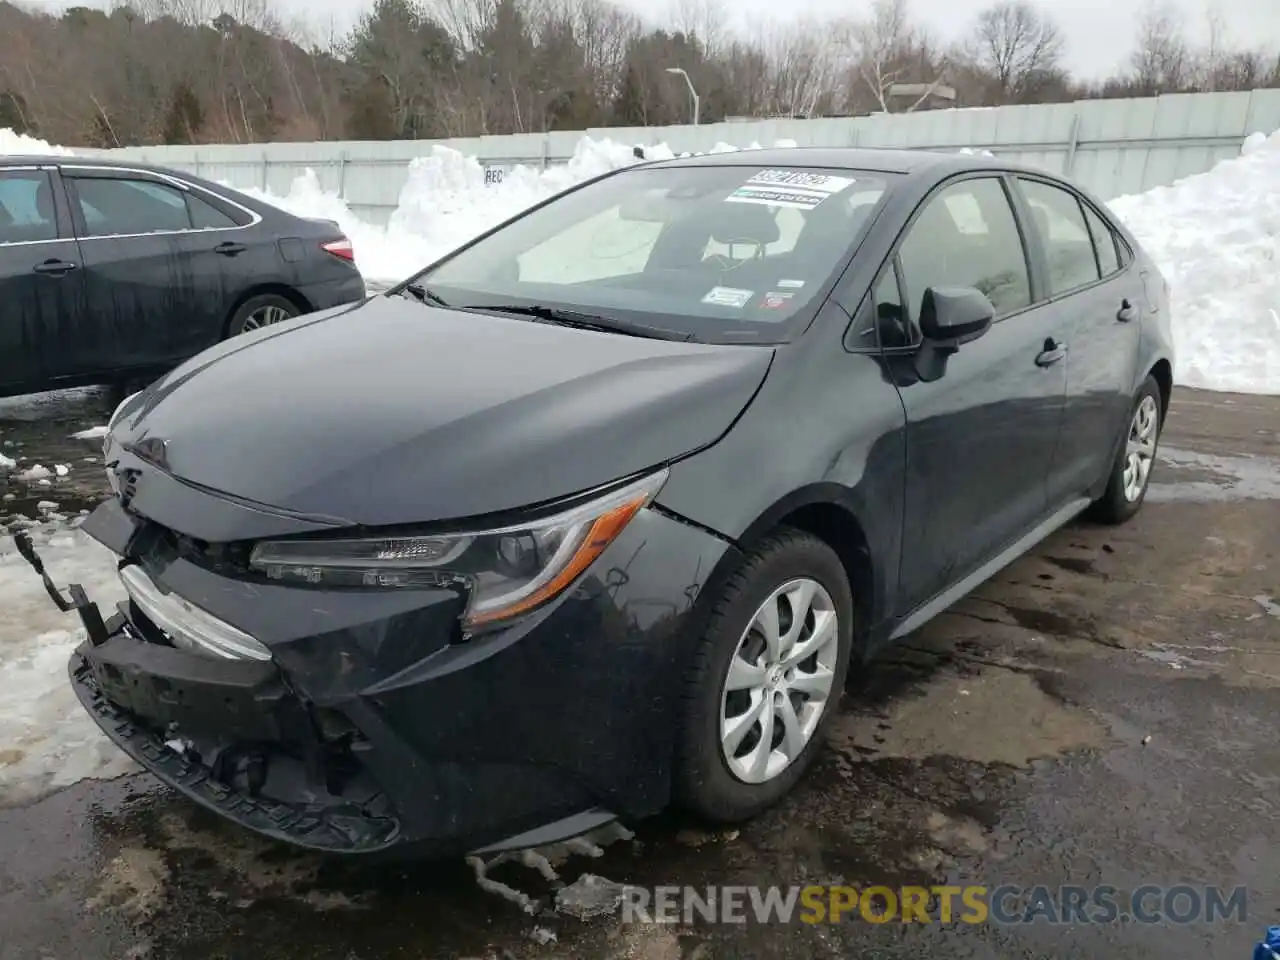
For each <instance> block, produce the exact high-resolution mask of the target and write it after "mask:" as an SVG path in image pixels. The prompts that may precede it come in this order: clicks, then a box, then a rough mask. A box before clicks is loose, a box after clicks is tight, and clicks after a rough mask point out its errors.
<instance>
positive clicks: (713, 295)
mask: <svg viewBox="0 0 1280 960" xmlns="http://www.w3.org/2000/svg"><path fill="white" fill-rule="evenodd" d="M754 295H755V291H754V290H738V289H737V288H735V287H712V288H711V289H710V290H708V291H707V295H706V296H705V297H703V298H702V302H703V303H710V304H713V305H714V306H717V307H739V308H741V307H745V306H746V305H747V301H749V300H750V299H751V298H752V296H754Z"/></svg>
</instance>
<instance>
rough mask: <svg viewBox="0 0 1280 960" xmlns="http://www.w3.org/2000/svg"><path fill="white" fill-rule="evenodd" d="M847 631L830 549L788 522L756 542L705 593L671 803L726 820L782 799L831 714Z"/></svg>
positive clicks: (839, 574)
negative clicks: (711, 603) (716, 589)
mask: <svg viewBox="0 0 1280 960" xmlns="http://www.w3.org/2000/svg"><path fill="white" fill-rule="evenodd" d="M852 638H853V597H852V591H851V590H850V588H849V582H848V578H847V576H846V574H845V570H844V567H843V565H842V564H841V563H840V558H839V557H838V556H837V555H836V553H835V551H834V550H832V549H831V548H830V547H829V546H827V545H826V544H825V543H823V542H822V541H821V540H819V539H817V538H816V537H814V536H811V535H810V534H807V533H803V532H800V531H797V530H786V531H783V532H780V533H777V534H774V535H772V536H770V537H769V538H767V539H766V540H765V541H764V542H763V543H761V544H760V545H759V546H758V547H756V548H755V549H754V550H753V551H752V552H751V553H750V554H749V555H748V556H747V558H746V560H745V561H744V562H743V564H742V566H741V567H740V568H739V569H738V570H737V571H736V572H735V573H734V575H733V576H732V577H731V578H730V579H729V581H728V583H727V584H726V585H725V587H724V590H723V592H722V594H721V596H720V597H719V598H718V599H717V601H716V604H715V607H714V608H713V610H712V612H711V616H710V620H709V623H708V625H707V629H706V632H705V633H704V634H703V636H702V638H701V639H700V640H699V645H698V648H697V650H696V651H695V653H694V658H693V663H692V664H691V666H690V670H689V674H688V676H687V678H686V680H685V690H684V704H683V711H682V718H681V721H682V722H681V729H680V732H679V739H678V741H677V756H676V783H675V790H676V799H677V802H678V803H679V804H680V805H681V806H683V807H684V808H685V809H687V810H689V811H690V812H692V813H695V814H697V815H699V816H702V817H705V818H707V819H710V820H717V821H722V822H733V821H737V820H744V819H747V818H749V817H753V816H755V815H756V814H758V813H760V812H761V811H762V810H764V809H766V808H768V807H769V806H771V805H772V804H774V803H776V802H777V801H778V800H780V799H781V798H782V797H783V796H785V795H786V793H787V792H788V791H789V790H790V789H791V788H792V787H793V786H794V785H795V783H796V781H797V780H799V779H800V777H801V776H802V775H803V774H804V771H805V770H806V769H807V768H808V766H809V764H810V763H812V761H813V758H814V756H815V755H816V753H817V751H818V750H819V749H820V747H821V743H822V740H823V731H824V729H825V728H826V725H827V723H828V722H829V721H830V719H831V717H832V716H833V715H834V714H835V712H836V709H837V706H838V704H839V702H840V696H841V694H842V693H843V691H844V681H845V675H846V673H847V671H848V667H849V652H850V648H851V645H852Z"/></svg>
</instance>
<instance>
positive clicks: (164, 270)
mask: <svg viewBox="0 0 1280 960" xmlns="http://www.w3.org/2000/svg"><path fill="white" fill-rule="evenodd" d="M62 169H63V177H64V180H65V182H66V184H67V191H68V196H69V198H70V200H71V208H72V214H73V216H74V217H75V224H76V232H77V235H78V236H79V238H80V248H81V250H82V251H83V255H84V277H85V287H86V292H87V294H88V297H89V303H90V310H91V313H92V317H93V321H94V322H93V323H92V324H91V326H92V328H93V331H94V333H95V337H96V339H95V340H94V342H93V343H91V344H90V343H86V344H84V350H85V352H86V353H90V354H91V355H92V357H93V358H94V362H95V363H96V364H97V366H98V372H99V373H102V374H104V375H107V374H117V373H119V372H122V371H128V370H134V369H156V368H165V367H169V366H172V365H174V364H177V363H179V362H181V361H182V360H184V359H186V358H187V357H190V356H191V355H193V354H195V353H197V352H199V351H200V350H202V349H203V348H205V347H206V346H209V345H211V344H213V343H216V342H217V341H218V340H219V339H220V338H221V332H222V326H223V323H224V320H225V318H226V315H227V311H228V310H229V309H230V306H231V304H230V303H229V302H228V300H227V296H226V294H225V292H224V289H225V286H226V284H225V280H224V276H223V270H224V267H225V265H226V264H227V263H228V259H229V258H228V257H226V256H224V255H221V254H220V253H219V252H218V250H217V247H218V245H219V244H220V243H225V242H228V241H230V240H231V239H232V238H233V234H232V233H230V232H228V231H224V230H220V229H207V228H202V227H200V226H198V225H197V224H199V223H200V222H201V221H200V220H199V219H198V218H199V217H202V216H203V217H207V216H208V211H207V210H206V209H205V208H206V207H207V206H208V204H204V203H203V202H201V204H200V205H196V204H194V203H192V202H191V201H189V200H188V193H189V192H190V191H189V188H187V187H186V186H185V185H184V184H182V183H181V182H180V181H177V180H172V179H169V178H166V177H163V176H160V175H157V174H151V173H147V172H144V171H132V170H121V169H116V168H110V167H92V166H87V165H86V166H73V165H64V166H63V168H62ZM193 211H194V214H195V215H194V216H193Z"/></svg>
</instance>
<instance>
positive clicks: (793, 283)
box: [778, 280, 804, 290]
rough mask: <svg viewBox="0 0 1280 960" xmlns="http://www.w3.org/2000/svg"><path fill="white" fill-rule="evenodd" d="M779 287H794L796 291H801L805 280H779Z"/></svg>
mask: <svg viewBox="0 0 1280 960" xmlns="http://www.w3.org/2000/svg"><path fill="white" fill-rule="evenodd" d="M778 286H780V287H784V288H786V287H792V288H794V289H796V290H799V289H800V288H801V287H803V286H804V281H803V280H779V281H778Z"/></svg>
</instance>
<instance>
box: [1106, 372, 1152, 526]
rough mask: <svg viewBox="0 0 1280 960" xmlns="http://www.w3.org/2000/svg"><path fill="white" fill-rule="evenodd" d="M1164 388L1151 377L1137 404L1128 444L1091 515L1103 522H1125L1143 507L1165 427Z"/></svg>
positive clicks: (1128, 429) (1129, 425) (1128, 427)
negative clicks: (1162, 410)
mask: <svg viewBox="0 0 1280 960" xmlns="http://www.w3.org/2000/svg"><path fill="white" fill-rule="evenodd" d="M1161 407H1162V404H1161V400H1160V385H1159V384H1158V383H1156V379H1155V377H1147V379H1146V380H1144V381H1143V383H1142V386H1141V387H1140V388H1139V390H1138V395H1137V397H1135V398H1134V401H1133V409H1132V410H1131V411H1130V413H1129V420H1128V422H1127V423H1126V425H1125V435H1124V442H1123V443H1122V444H1121V446H1120V450H1119V452H1118V453H1117V454H1116V462H1115V463H1114V464H1113V465H1112V467H1111V478H1110V479H1109V480H1108V481H1107V490H1106V492H1105V493H1104V494H1103V495H1102V496H1101V497H1100V498H1099V499H1098V500H1096V501H1094V503H1093V506H1092V507H1091V508H1090V511H1089V513H1090V516H1091V517H1092V518H1093V519H1094V520H1097V521H1098V522H1100V523H1110V524H1117V523H1124V522H1125V521H1126V520H1128V519H1129V518H1130V517H1132V516H1133V515H1134V514H1135V513H1137V512H1138V509H1139V508H1140V507H1141V506H1142V502H1143V501H1144V500H1145V499H1146V497H1147V487H1148V486H1149V484H1150V482H1151V469H1152V467H1154V466H1155V461H1156V448H1157V447H1158V446H1159V443H1160V430H1161V429H1162V428H1163V426H1164V424H1163V422H1162V420H1163V417H1162V414H1161Z"/></svg>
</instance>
